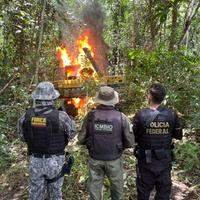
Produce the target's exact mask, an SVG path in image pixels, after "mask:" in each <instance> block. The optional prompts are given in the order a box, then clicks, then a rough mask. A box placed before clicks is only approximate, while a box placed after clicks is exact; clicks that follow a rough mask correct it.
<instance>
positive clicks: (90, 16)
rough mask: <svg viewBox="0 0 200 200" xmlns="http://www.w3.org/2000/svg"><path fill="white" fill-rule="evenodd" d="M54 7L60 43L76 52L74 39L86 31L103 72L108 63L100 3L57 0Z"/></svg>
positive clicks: (94, 0)
mask: <svg viewBox="0 0 200 200" xmlns="http://www.w3.org/2000/svg"><path fill="white" fill-rule="evenodd" d="M54 7H55V11H56V20H57V22H58V24H59V28H60V31H61V42H62V44H63V45H64V46H68V47H70V49H71V51H72V53H73V54H76V53H77V50H76V47H75V46H74V45H75V41H76V40H77V38H78V37H79V36H80V35H81V34H82V33H83V32H84V31H87V33H88V34H89V40H90V43H91V44H92V46H93V48H94V59H95V61H96V63H97V65H98V66H99V68H100V71H102V72H103V71H104V70H105V68H106V67H107V65H108V61H107V52H108V46H107V45H106V43H105V42H104V40H103V28H104V18H105V17H104V16H105V15H104V12H103V9H102V6H101V5H100V3H99V2H98V1H97V0H85V1H83V0H81V1H78V0H77V1H75V2H73V3H71V4H69V3H68V4H67V3H66V2H65V1H64V0H59V1H57V4H55V6H54Z"/></svg>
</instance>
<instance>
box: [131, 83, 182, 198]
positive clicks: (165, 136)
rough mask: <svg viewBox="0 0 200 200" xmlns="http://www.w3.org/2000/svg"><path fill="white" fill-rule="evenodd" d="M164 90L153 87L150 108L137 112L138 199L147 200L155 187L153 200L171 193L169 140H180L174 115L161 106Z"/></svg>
mask: <svg viewBox="0 0 200 200" xmlns="http://www.w3.org/2000/svg"><path fill="white" fill-rule="evenodd" d="M165 95H166V90H165V88H164V87H163V86H162V85H161V84H159V83H155V84H152V85H151V86H150V88H149V90H148V97H147V98H148V102H149V108H144V109H142V110H140V111H139V112H138V113H136V115H135V117H134V119H133V132H134V134H135V141H136V143H137V146H136V148H135V151H134V154H135V156H136V158H137V161H138V162H137V165H136V172H137V179H136V185H137V200H149V196H150V192H151V191H152V190H153V189H154V188H155V190H156V195H155V200H169V199H170V193H171V168H172V164H171V163H172V140H173V138H174V139H178V140H181V139H182V128H181V125H180V120H179V117H178V115H177V114H176V112H175V111H174V110H172V109H169V108H167V107H164V106H162V105H161V103H162V101H163V100H164V98H165Z"/></svg>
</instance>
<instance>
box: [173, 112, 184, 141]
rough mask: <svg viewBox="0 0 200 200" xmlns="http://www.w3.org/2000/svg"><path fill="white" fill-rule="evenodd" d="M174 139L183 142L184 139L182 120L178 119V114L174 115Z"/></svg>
mask: <svg viewBox="0 0 200 200" xmlns="http://www.w3.org/2000/svg"><path fill="white" fill-rule="evenodd" d="M172 137H173V138H175V139H177V140H181V139H182V137H183V130H182V127H181V122H180V118H179V117H178V115H177V113H174V129H173V133H172Z"/></svg>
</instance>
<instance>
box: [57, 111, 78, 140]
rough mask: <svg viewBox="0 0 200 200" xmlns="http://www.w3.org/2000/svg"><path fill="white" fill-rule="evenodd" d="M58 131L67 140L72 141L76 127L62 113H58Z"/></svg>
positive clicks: (65, 114)
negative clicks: (59, 130) (64, 135)
mask: <svg viewBox="0 0 200 200" xmlns="http://www.w3.org/2000/svg"><path fill="white" fill-rule="evenodd" d="M59 122H60V124H59V125H60V129H61V130H62V131H64V133H65V134H67V136H68V138H69V139H73V138H74V137H75V135H76V127H75V122H74V120H72V119H70V117H69V116H68V114H67V113H66V112H64V111H59Z"/></svg>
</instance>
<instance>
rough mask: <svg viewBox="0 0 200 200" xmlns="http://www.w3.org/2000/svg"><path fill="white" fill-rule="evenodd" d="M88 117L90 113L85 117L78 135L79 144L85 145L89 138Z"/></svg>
mask: <svg viewBox="0 0 200 200" xmlns="http://www.w3.org/2000/svg"><path fill="white" fill-rule="evenodd" d="M87 118H88V115H86V116H85V118H84V119H83V121H82V125H81V131H80V133H79V135H78V144H81V145H85V143H86V140H87Z"/></svg>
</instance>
